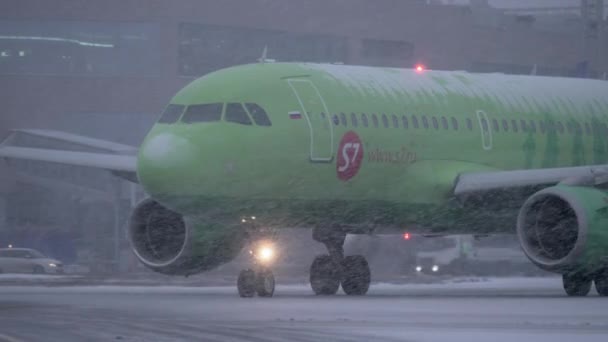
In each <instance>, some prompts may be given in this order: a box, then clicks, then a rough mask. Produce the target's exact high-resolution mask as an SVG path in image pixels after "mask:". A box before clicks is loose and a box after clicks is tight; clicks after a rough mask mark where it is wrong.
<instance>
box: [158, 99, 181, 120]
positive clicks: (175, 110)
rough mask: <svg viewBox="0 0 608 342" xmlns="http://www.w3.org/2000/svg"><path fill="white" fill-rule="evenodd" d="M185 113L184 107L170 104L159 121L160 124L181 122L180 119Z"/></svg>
mask: <svg viewBox="0 0 608 342" xmlns="http://www.w3.org/2000/svg"><path fill="white" fill-rule="evenodd" d="M183 112H184V106H182V105H176V104H170V105H168V106H167V108H165V111H164V112H163V114H162V115H161V116H160V119H159V120H158V122H159V123H174V122H176V121H177V120H179V117H180V116H181V115H182V113H183Z"/></svg>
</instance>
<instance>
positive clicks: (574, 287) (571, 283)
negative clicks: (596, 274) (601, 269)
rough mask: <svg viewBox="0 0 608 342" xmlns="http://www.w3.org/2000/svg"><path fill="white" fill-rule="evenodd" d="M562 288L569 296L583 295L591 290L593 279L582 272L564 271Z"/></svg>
mask: <svg viewBox="0 0 608 342" xmlns="http://www.w3.org/2000/svg"><path fill="white" fill-rule="evenodd" d="M562 282H563V284H564V290H565V291H566V294H567V295H568V296H570V297H584V296H586V295H588V294H589V291H591V285H592V283H593V279H592V278H591V277H590V276H589V275H587V274H584V273H566V274H564V275H562Z"/></svg>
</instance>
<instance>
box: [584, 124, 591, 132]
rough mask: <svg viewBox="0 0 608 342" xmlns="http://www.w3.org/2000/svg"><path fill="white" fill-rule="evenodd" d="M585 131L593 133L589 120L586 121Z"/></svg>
mask: <svg viewBox="0 0 608 342" xmlns="http://www.w3.org/2000/svg"><path fill="white" fill-rule="evenodd" d="M585 133H586V134H587V135H591V126H589V123H588V122H585Z"/></svg>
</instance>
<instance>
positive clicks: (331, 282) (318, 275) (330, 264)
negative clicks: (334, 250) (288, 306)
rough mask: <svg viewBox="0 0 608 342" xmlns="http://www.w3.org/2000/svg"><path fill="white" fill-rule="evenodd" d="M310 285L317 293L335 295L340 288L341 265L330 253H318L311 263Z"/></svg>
mask: <svg viewBox="0 0 608 342" xmlns="http://www.w3.org/2000/svg"><path fill="white" fill-rule="evenodd" d="M310 287H311V288H312V290H313V292H314V293H315V294H316V295H324V296H327V295H334V294H336V292H338V289H339V288H340V267H339V265H337V264H336V263H335V262H334V261H333V260H332V258H331V257H330V256H329V255H318V256H316V257H315V260H314V261H313V262H312V265H310Z"/></svg>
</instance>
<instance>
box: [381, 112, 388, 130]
mask: <svg viewBox="0 0 608 342" xmlns="http://www.w3.org/2000/svg"><path fill="white" fill-rule="evenodd" d="M382 124H383V125H384V128H388V117H386V114H382Z"/></svg>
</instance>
